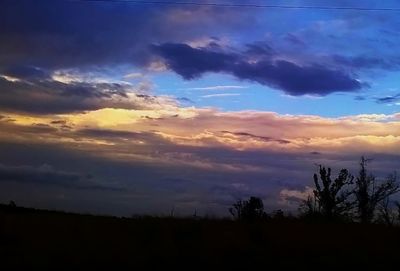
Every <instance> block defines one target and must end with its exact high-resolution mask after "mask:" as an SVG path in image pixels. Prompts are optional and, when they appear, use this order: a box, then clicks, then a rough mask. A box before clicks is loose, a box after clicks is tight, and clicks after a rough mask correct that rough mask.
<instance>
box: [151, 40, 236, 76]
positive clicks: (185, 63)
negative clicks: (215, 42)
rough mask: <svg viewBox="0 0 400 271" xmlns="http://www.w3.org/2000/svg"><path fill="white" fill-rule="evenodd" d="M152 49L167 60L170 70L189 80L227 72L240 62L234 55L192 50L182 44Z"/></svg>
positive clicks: (201, 49)
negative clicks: (207, 74)
mask: <svg viewBox="0 0 400 271" xmlns="http://www.w3.org/2000/svg"><path fill="white" fill-rule="evenodd" d="M152 49H153V51H154V52H155V53H156V54H158V55H160V56H161V57H163V58H164V59H165V60H166V62H167V65H168V67H169V68H170V69H172V70H173V71H174V72H176V73H178V74H179V75H181V76H182V77H183V78H185V79H187V80H190V79H194V78H197V77H200V76H201V75H203V74H204V73H205V72H226V71H227V70H228V69H229V68H230V67H231V66H232V64H233V63H235V62H236V61H238V57H237V56H236V55H234V54H228V53H223V52H214V51H212V50H208V49H205V48H199V49H198V48H192V47H190V46H189V45H187V44H182V43H165V44H162V45H159V46H157V45H154V46H152Z"/></svg>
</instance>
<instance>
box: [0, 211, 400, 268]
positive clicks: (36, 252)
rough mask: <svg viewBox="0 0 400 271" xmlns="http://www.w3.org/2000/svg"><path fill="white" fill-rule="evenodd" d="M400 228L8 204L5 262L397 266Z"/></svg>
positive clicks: (1, 230)
mask: <svg viewBox="0 0 400 271" xmlns="http://www.w3.org/2000/svg"><path fill="white" fill-rule="evenodd" d="M399 246H400V230H399V229H398V228H397V227H387V226H384V225H377V224H368V225H364V224H359V223H333V222H331V223H322V222H307V221H305V220H302V219H296V218H282V217H280V218H279V217H276V218H271V219H270V220H268V221H255V222H238V221H233V220H211V219H194V218H190V219H183V218H182V219H179V218H168V217H167V218H154V217H153V218H151V217H143V218H116V217H101V216H90V215H78V214H69V213H62V212H52V211H40V210H34V209H26V208H21V207H15V206H9V205H0V255H1V266H2V267H6V269H3V270H11V269H18V270H21V268H27V267H30V268H32V267H36V268H49V269H50V268H51V269H54V270H67V269H69V270H70V269H71V268H78V267H79V268H83V267H88V268H91V269H94V268H100V269H104V268H109V269H110V270H111V268H113V269H115V268H123V267H131V268H132V269H133V270H134V268H139V269H138V270H148V269H150V268H167V267H176V268H185V269H188V270H193V269H202V268H204V267H213V268H215V267H219V268H226V269H228V268H229V269H243V270H248V269H249V268H252V267H255V266H260V267H263V268H266V269H268V268H269V267H271V268H272V267H275V268H276V267H296V268H299V267H321V268H322V267H328V266H329V267H344V266H346V267H357V268H362V267H369V268H372V267H375V268H378V267H379V268H382V267H390V266H396V265H397V264H398V255H399Z"/></svg>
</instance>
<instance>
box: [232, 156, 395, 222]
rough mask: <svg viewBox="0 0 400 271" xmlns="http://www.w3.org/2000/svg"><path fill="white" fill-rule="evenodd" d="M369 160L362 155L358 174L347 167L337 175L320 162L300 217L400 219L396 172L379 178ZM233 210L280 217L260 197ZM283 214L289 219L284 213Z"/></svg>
mask: <svg viewBox="0 0 400 271" xmlns="http://www.w3.org/2000/svg"><path fill="white" fill-rule="evenodd" d="M368 162H369V160H367V159H365V158H364V157H361V159H360V164H359V166H360V169H359V172H358V175H356V176H353V175H352V174H351V173H350V172H349V171H348V170H347V169H341V170H340V172H339V174H338V175H337V177H336V178H334V177H333V176H332V170H331V169H330V168H326V167H324V166H322V165H320V166H319V172H318V174H317V173H315V174H314V176H313V183H314V190H313V194H312V195H310V196H309V197H308V198H307V199H306V200H304V201H303V202H302V203H301V205H300V206H299V210H300V215H299V217H298V218H299V219H306V220H315V221H317V220H318V221H321V220H323V221H342V222H345V221H347V222H349V221H354V222H360V223H363V224H368V223H372V222H374V223H383V224H387V225H393V224H394V223H396V222H400V203H399V202H397V201H393V202H392V201H391V199H390V197H391V196H392V195H394V194H396V193H397V192H399V190H400V185H399V182H398V181H397V177H396V173H394V174H388V176H387V177H386V179H384V180H380V181H379V180H377V178H376V177H375V176H374V175H373V174H371V173H369V172H368V170H367V163H368ZM229 212H230V213H231V214H232V216H233V217H234V218H235V219H237V220H242V221H255V220H268V219H271V218H276V213H275V214H274V213H273V214H272V215H270V214H267V213H266V212H265V211H264V207H263V202H262V200H261V199H260V198H257V197H251V198H250V199H249V200H239V201H237V202H236V203H234V204H233V206H232V208H230V209H229ZM281 212H282V211H281ZM280 216H281V217H282V218H285V216H284V214H283V213H280ZM286 218H287V217H286ZM291 218H293V217H291Z"/></svg>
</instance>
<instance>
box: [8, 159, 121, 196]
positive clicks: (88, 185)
mask: <svg viewBox="0 0 400 271" xmlns="http://www.w3.org/2000/svg"><path fill="white" fill-rule="evenodd" d="M91 178H92V176H91V175H89V174H88V175H86V176H83V175H81V174H78V173H74V172H66V171H59V170H55V169H54V168H53V167H52V166H50V165H48V164H43V165H41V166H38V167H33V166H26V165H23V166H6V165H3V164H0V181H3V182H4V181H12V182H19V183H34V184H37V185H55V186H61V187H64V188H75V189H102V190H103V189H104V190H114V189H115V190H117V189H118V188H113V187H107V186H102V185H100V184H98V183H96V182H94V181H93V180H91Z"/></svg>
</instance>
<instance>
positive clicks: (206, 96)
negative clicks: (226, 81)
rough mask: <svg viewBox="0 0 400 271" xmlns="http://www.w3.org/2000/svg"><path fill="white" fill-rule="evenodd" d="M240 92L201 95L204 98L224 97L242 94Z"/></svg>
mask: <svg viewBox="0 0 400 271" xmlns="http://www.w3.org/2000/svg"><path fill="white" fill-rule="evenodd" d="M240 95H241V94H240V93H217V94H209V95H203V96H201V97H202V98H216V97H219V98H222V97H233V96H240Z"/></svg>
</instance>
